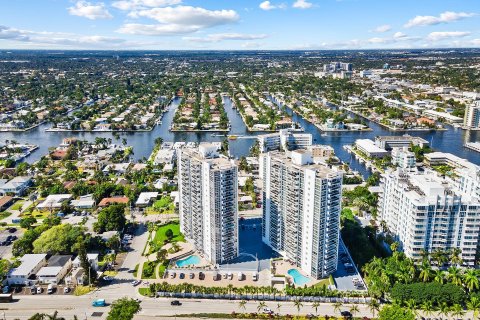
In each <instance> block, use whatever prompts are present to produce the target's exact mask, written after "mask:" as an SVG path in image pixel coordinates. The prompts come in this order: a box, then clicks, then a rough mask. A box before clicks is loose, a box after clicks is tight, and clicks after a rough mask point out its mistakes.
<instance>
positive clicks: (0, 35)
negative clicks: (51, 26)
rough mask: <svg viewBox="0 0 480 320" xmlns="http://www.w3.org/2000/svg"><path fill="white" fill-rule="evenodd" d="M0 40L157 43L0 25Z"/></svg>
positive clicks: (77, 45)
mask: <svg viewBox="0 0 480 320" xmlns="http://www.w3.org/2000/svg"><path fill="white" fill-rule="evenodd" d="M0 40H7V41H16V42H20V43H24V44H25V46H27V47H45V48H65V47H66V48H71V49H85V48H87V49H92V48H93V49H96V48H103V49H107V48H117V49H120V48H127V47H128V48H140V47H144V46H149V45H155V44H158V43H152V42H150V43H147V42H135V41H127V40H125V39H122V38H116V37H105V36H100V35H79V34H75V33H66V32H48V31H31V30H21V29H16V28H11V27H7V26H1V25H0Z"/></svg>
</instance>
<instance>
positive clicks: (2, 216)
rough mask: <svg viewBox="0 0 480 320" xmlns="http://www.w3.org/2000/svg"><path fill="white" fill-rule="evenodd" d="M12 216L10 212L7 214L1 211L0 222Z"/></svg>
mask: <svg viewBox="0 0 480 320" xmlns="http://www.w3.org/2000/svg"><path fill="white" fill-rule="evenodd" d="M11 215H12V213H11V212H8V211H3V212H0V220H3V219H5V218H8V217H10V216H11Z"/></svg>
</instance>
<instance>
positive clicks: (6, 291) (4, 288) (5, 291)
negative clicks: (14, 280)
mask: <svg viewBox="0 0 480 320" xmlns="http://www.w3.org/2000/svg"><path fill="white" fill-rule="evenodd" d="M9 292H10V287H9V286H5V287H3V289H2V293H9Z"/></svg>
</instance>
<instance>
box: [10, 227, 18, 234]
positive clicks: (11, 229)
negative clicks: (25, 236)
mask: <svg viewBox="0 0 480 320" xmlns="http://www.w3.org/2000/svg"><path fill="white" fill-rule="evenodd" d="M8 232H10V233H15V232H17V228H10V229H8Z"/></svg>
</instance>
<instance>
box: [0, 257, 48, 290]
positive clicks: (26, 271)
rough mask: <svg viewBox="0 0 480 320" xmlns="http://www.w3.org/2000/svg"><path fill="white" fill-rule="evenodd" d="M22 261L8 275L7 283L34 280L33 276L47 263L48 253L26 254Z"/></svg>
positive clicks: (21, 283) (23, 282)
mask: <svg viewBox="0 0 480 320" xmlns="http://www.w3.org/2000/svg"><path fill="white" fill-rule="evenodd" d="M20 261H21V263H20V265H19V266H18V267H17V268H13V269H11V270H10V272H9V273H8V275H7V283H8V284H9V285H12V284H16V285H23V284H25V283H26V281H29V280H33V279H32V278H33V276H34V275H35V274H37V272H38V271H39V270H40V269H41V268H42V267H44V266H45V265H46V264H47V255H46V254H26V255H24V256H23V257H22V258H21V259H20Z"/></svg>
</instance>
